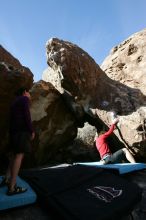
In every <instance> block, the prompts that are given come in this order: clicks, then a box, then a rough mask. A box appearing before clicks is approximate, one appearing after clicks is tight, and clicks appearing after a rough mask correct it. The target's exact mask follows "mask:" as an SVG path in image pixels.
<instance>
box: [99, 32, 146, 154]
mask: <svg viewBox="0 0 146 220" xmlns="http://www.w3.org/2000/svg"><path fill="white" fill-rule="evenodd" d="M101 68H102V70H103V71H104V72H105V73H106V74H107V76H109V77H110V78H111V79H112V80H114V81H118V82H119V83H121V84H123V85H125V86H126V87H128V88H130V89H129V90H128V91H127V92H128V93H129V94H128V100H129V102H131V105H129V102H127V106H126V107H127V109H131V111H130V113H129V114H125V115H124V116H122V117H120V124H119V129H120V131H121V134H122V136H123V137H124V139H125V140H126V142H127V143H128V144H129V145H130V146H133V148H134V150H135V151H136V152H137V151H138V152H139V154H140V156H141V157H144V158H146V74H145V69H146V29H144V30H142V31H140V32H138V33H135V34H133V35H132V36H130V37H129V38H128V39H126V40H125V41H123V42H122V43H120V44H119V45H118V46H116V47H114V48H113V49H112V50H111V52H110V54H109V56H108V57H107V58H106V59H105V60H104V62H103V63H102V65H101ZM117 89H118V88H117ZM119 89H120V88H119ZM137 91H139V96H135V93H136V92H137ZM121 95H122V97H123V98H122V99H120V100H119V104H120V105H121V108H122V109H123V100H124V99H125V94H124V93H123V92H122V90H121Z"/></svg>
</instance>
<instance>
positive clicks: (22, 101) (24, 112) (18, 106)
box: [10, 96, 33, 134]
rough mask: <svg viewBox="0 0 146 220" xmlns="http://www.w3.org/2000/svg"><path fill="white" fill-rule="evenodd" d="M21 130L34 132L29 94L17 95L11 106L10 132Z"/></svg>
mask: <svg viewBox="0 0 146 220" xmlns="http://www.w3.org/2000/svg"><path fill="white" fill-rule="evenodd" d="M20 131H27V132H29V133H30V134H32V132H33V127H32V121H31V115H30V110H29V98H28V97H27V96H18V97H16V99H15V100H14V102H13V103H12V106H11V108H10V134H15V133H17V132H20Z"/></svg>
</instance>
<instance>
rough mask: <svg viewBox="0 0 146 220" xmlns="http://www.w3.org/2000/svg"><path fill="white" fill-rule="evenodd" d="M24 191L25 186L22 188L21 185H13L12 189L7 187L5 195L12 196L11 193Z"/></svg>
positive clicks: (25, 189)
mask: <svg viewBox="0 0 146 220" xmlns="http://www.w3.org/2000/svg"><path fill="white" fill-rule="evenodd" d="M26 191H27V188H23V187H21V186H15V187H14V190H13V191H12V190H10V189H8V191H7V195H8V196H12V195H16V194H19V193H24V192H26Z"/></svg>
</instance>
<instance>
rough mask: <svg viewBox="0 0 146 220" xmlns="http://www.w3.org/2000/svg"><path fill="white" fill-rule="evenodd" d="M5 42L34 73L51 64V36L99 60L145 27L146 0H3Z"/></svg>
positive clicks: (0, 20)
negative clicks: (48, 53)
mask: <svg viewBox="0 0 146 220" xmlns="http://www.w3.org/2000/svg"><path fill="white" fill-rule="evenodd" d="M0 8H1V9H0V44H1V45H2V46H3V47H4V48H6V49H7V50H8V51H9V52H10V53H11V54H12V55H13V56H15V57H16V58H17V59H18V60H19V61H20V62H21V64H22V65H24V66H27V67H29V68H30V70H31V71H32V72H33V74H34V80H35V81H38V80H40V79H41V77H42V73H43V71H44V70H45V69H46V68H47V63H46V51H45V44H46V42H47V40H49V39H50V38H52V37H57V38H60V39H62V40H67V41H70V42H72V43H75V44H77V45H78V46H79V47H81V48H82V49H84V50H85V51H86V52H88V53H89V55H91V56H92V57H93V58H94V59H95V61H96V62H97V63H98V64H99V65H100V64H101V63H102V62H103V60H104V59H105V57H106V56H107V55H108V54H109V51H110V50H111V48H112V47H114V46H116V45H118V44H119V43H120V42H121V41H123V40H125V39H126V38H128V37H129V36H130V35H132V34H134V33H135V32H138V31H141V30H142V29H144V28H146V12H145V11H146V0H0Z"/></svg>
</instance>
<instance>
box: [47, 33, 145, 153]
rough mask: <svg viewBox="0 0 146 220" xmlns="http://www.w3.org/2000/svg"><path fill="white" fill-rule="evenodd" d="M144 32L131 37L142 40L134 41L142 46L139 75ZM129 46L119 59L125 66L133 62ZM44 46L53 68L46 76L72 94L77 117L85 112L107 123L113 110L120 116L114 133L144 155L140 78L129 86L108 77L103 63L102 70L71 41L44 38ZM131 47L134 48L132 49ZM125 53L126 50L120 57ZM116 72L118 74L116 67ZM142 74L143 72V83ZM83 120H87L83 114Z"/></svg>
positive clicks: (142, 99) (57, 86)
mask: <svg viewBox="0 0 146 220" xmlns="http://www.w3.org/2000/svg"><path fill="white" fill-rule="evenodd" d="M144 36H145V34H144V32H141V33H140V34H138V35H134V36H133V37H132V38H135V37H136V39H137V38H138V37H140V41H138V40H136V39H135V42H142V43H141V44H140V43H139V45H137V47H140V46H141V49H139V50H138V51H139V52H138V57H141V58H142V59H140V58H138V57H137V58H138V59H137V60H138V61H137V62H138V63H137V65H140V66H141V67H140V71H141V74H140V76H142V71H143V73H144V68H142V67H143V66H144V60H145V56H144V55H143V54H141V53H143V50H144V48H145V47H144V45H143V44H144V39H145V38H144ZM125 42H127V43H123V45H124V46H123V47H125V46H126V45H127V44H128V45H129V44H130V42H131V40H130V41H125ZM132 42H133V41H132ZM129 47H130V49H129ZM129 47H128V48H127V50H125V51H127V59H126V58H124V59H125V60H124V61H123V62H122V63H126V62H127V66H128V62H133V65H134V60H135V59H134V58H132V56H133V55H132V54H133V53H132V46H129ZM46 48H47V62H48V64H49V67H50V68H51V69H53V71H51V77H49V76H50V75H48V78H47V80H48V81H50V82H51V83H52V84H54V86H56V88H57V89H58V90H59V91H60V92H62V93H63V94H64V92H65V93H67V94H70V96H72V97H73V101H71V104H72V110H73V111H74V112H75V113H76V114H77V115H78V117H79V116H81V118H82V119H83V118H84V115H85V114H86V115H87V114H88V115H90V116H91V117H92V118H93V119H95V121H96V118H99V119H101V120H102V121H103V122H104V123H105V124H106V125H107V126H109V125H110V124H111V113H112V112H113V111H115V112H116V113H117V114H118V116H119V118H120V123H119V130H118V131H119V132H117V133H116V135H117V136H118V137H119V138H120V140H121V141H123V143H124V144H125V145H126V146H127V147H129V148H131V149H133V151H134V153H136V154H137V155H138V154H139V155H140V156H143V153H144V152H145V141H144V133H145V129H144V128H145V120H144V118H145V107H144V105H145V103H146V97H145V94H144V92H143V90H144V89H141V87H140V82H141V81H138V84H139V86H138V85H137V86H134V85H135V83H133V87H132V86H131V85H132V84H131V85H130V84H128V83H127V84H126V83H123V81H120V80H118V79H117V80H115V79H114V78H110V77H109V75H107V74H106V73H105V72H107V69H108V68H106V67H105V66H106V65H105V63H104V68H103V66H102V69H103V70H102V69H101V68H100V67H99V65H97V64H96V62H95V61H94V60H93V59H92V58H91V57H90V56H89V55H88V54H87V53H86V52H85V51H83V50H82V49H81V48H79V47H78V46H77V45H74V44H72V43H70V42H67V41H63V40H59V39H57V38H52V39H51V40H49V41H48V42H47V45H46ZM119 50H120V51H122V52H121V53H123V51H124V49H123V50H121V46H120V49H119ZM128 51H129V52H128ZM133 51H135V50H134V49H133ZM114 53H117V57H118V56H119V55H118V50H117V51H115V52H114ZM135 53H136V52H135ZM125 56H126V52H125V55H124V56H123V57H125ZM130 56H131V59H130ZM115 57H116V56H115V55H114V58H115ZM119 60H120V58H119ZM135 62H136V61H135ZM142 63H143V64H142ZM133 65H132V63H131V64H130V66H131V67H132V66H133ZM117 68H118V70H119V71H122V72H121V74H122V76H123V69H122V70H121V69H120V68H121V66H120V67H117ZM137 68H138V67H137ZM131 70H132V69H131ZM126 71H127V68H126ZM49 72H50V71H49ZM126 73H127V74H128V73H129V72H128V71H127V72H126ZM136 73H137V72H136ZM52 74H54V79H53V78H52ZM130 74H131V72H130V73H129V77H130ZM113 75H114V74H113ZM115 75H117V71H116V72H115ZM144 77H145V76H144V74H143V80H142V82H143V83H144ZM135 78H136V77H135ZM128 79H129V78H128ZM131 80H132V77H131ZM142 88H143V86H142ZM76 107H77V108H76ZM78 110H79V111H78ZM84 120H85V121H86V117H85V118H84ZM93 124H94V123H93ZM97 126H98V125H97Z"/></svg>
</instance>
